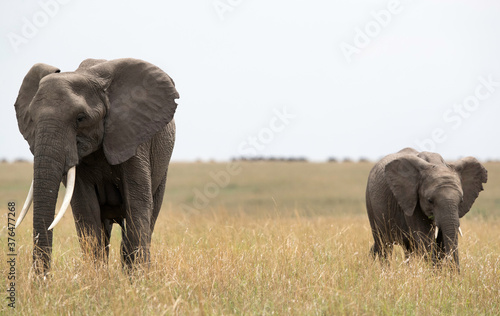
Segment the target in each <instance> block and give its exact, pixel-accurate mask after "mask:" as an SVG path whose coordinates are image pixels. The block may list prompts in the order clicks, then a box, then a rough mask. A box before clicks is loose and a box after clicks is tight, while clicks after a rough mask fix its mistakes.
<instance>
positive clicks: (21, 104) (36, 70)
mask: <svg viewBox="0 0 500 316" xmlns="http://www.w3.org/2000/svg"><path fill="white" fill-rule="evenodd" d="M58 72H61V71H60V70H59V69H58V68H56V67H54V66H50V65H47V64H42V63H38V64H35V65H33V67H31V69H30V70H29V71H28V73H27V74H26V76H25V77H24V80H23V83H22V84H21V89H19V94H18V96H17V100H16V103H15V104H14V107H15V109H16V117H17V124H18V126H19V130H20V131H21V134H23V137H24V139H26V140H27V141H28V144H29V145H30V150H31V152H32V153H33V152H34V145H35V144H34V141H35V135H34V126H33V122H32V119H31V115H30V113H29V105H30V103H31V101H32V100H33V97H34V96H35V94H36V92H37V91H38V86H39V84H40V80H42V78H43V77H45V76H47V75H50V74H53V73H58Z"/></svg>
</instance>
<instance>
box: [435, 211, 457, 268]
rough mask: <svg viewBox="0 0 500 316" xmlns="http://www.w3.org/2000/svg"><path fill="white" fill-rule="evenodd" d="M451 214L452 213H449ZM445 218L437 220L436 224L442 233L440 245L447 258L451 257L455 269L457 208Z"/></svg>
mask: <svg viewBox="0 0 500 316" xmlns="http://www.w3.org/2000/svg"><path fill="white" fill-rule="evenodd" d="M449 214H450V213H449ZM451 214H453V215H451ZM451 214H450V215H449V216H448V217H446V219H444V220H441V221H438V222H437V225H438V227H439V229H440V231H441V234H442V245H443V248H444V249H443V250H444V254H445V256H446V258H447V259H451V260H452V261H453V262H454V264H455V267H456V268H457V270H458V269H459V258H458V232H459V228H460V220H459V218H458V209H457V210H456V211H455V212H453V213H451Z"/></svg>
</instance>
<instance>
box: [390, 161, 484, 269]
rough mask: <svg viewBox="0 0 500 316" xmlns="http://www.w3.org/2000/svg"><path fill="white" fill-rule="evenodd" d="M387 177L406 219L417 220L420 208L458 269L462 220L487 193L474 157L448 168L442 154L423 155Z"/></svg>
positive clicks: (396, 165) (395, 165)
mask: <svg viewBox="0 0 500 316" xmlns="http://www.w3.org/2000/svg"><path fill="white" fill-rule="evenodd" d="M385 173H386V176H387V182H388V183H389V186H390V189H391V191H392V193H393V194H394V197H395V198H396V200H397V201H398V204H399V206H400V207H401V209H402V211H403V212H404V214H405V216H406V217H407V218H408V217H411V216H413V215H414V211H415V209H416V208H417V207H420V209H421V210H422V212H423V213H424V214H425V216H427V217H428V218H429V219H430V220H432V222H433V224H434V227H435V236H434V237H435V239H438V237H439V240H440V242H441V243H442V245H443V248H444V252H445V254H446V255H447V257H448V258H450V257H451V258H453V260H454V262H455V263H456V265H457V267H458V265H459V258H458V233H460V234H461V229H460V218H461V217H463V216H464V215H465V214H466V213H467V212H468V211H469V210H470V208H471V206H472V204H473V203H474V201H475V200H476V198H477V197H478V195H479V192H480V191H482V190H483V185H482V184H483V183H486V181H487V171H486V169H485V168H484V167H483V166H482V165H481V163H479V162H478V161H477V160H476V159H475V158H473V157H467V158H463V159H461V160H459V161H457V162H455V163H450V164H446V163H445V162H444V160H443V159H442V158H441V156H439V155H438V154H434V153H427V152H423V153H420V154H419V155H418V156H403V157H400V158H398V159H395V160H393V161H391V162H390V163H388V164H387V165H386V167H385ZM439 232H440V233H439Z"/></svg>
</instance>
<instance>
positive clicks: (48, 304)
mask: <svg viewBox="0 0 500 316" xmlns="http://www.w3.org/2000/svg"><path fill="white" fill-rule="evenodd" d="M371 167H372V164H371V163H306V162H293V163H285V162H241V163H238V164H237V165H229V164H227V163H172V164H171V166H170V170H169V177H168V180H167V189H166V196H165V200H164V203H163V208H162V211H161V212H160V216H159V219H158V221H157V224H156V228H155V231H154V234H153V241H152V246H151V255H152V264H151V268H150V270H149V271H148V272H146V273H144V274H143V275H140V276H136V277H129V276H128V275H127V274H125V273H123V271H122V269H121V263H120V258H119V244H120V239H121V234H120V228H119V227H118V226H115V228H114V230H113V234H112V239H111V250H110V260H109V264H108V266H106V267H95V266H94V265H93V264H92V263H91V262H88V261H86V259H83V258H82V255H81V250H80V246H79V243H78V240H77V237H76V231H75V225H74V222H73V217H72V215H71V214H70V212H67V213H66V215H65V216H64V218H63V220H62V221H61V223H59V225H58V226H57V227H56V228H55V233H54V249H53V254H52V258H53V262H52V272H51V274H50V275H49V277H48V278H47V279H45V280H43V279H40V278H36V277H34V275H33V273H32V271H31V269H30V267H31V251H32V213H31V212H32V210H31V211H30V213H29V215H28V216H27V218H26V219H25V221H24V222H23V224H22V225H21V226H20V227H19V228H18V229H17V230H16V237H15V242H16V251H17V253H18V255H17V257H16V260H17V261H16V266H15V268H16V275H15V276H16V280H15V295H16V305H15V306H16V307H15V312H17V313H18V314H19V315H177V314H180V315H222V314H223V315H240V314H257V315H499V314H500V163H486V164H485V167H486V168H487V169H488V183H487V184H485V185H484V188H485V191H483V192H481V194H480V196H479V198H478V199H477V200H476V203H475V204H474V205H473V207H472V210H471V211H470V212H469V214H467V215H466V216H465V217H464V218H463V219H462V221H461V225H462V229H463V232H464V237H463V238H460V240H459V250H460V261H461V273H460V274H456V273H455V272H453V271H451V270H448V269H436V268H434V267H433V266H432V264H429V263H428V262H426V261H424V260H422V259H421V258H418V257H415V258H412V259H411V260H410V262H409V263H406V262H405V260H404V255H403V252H402V250H401V249H399V248H396V251H395V253H394V254H393V256H392V257H391V258H390V260H389V263H388V264H382V263H380V262H378V261H374V260H373V259H372V258H371V257H370V256H369V248H370V246H371V244H372V236H371V232H370V227H369V223H368V218H367V216H366V209H365V197H364V196H365V186H366V179H367V176H368V173H369V170H370V169H371ZM32 168H33V167H32V165H31V164H29V163H3V164H0V214H1V222H0V228H1V229H0V242H1V247H2V249H3V251H1V252H0V260H1V264H0V268H1V271H0V274H2V276H3V278H4V283H3V286H2V288H3V289H5V287H7V285H8V280H7V276H8V273H9V271H10V267H9V265H8V264H7V260H8V259H9V258H8V256H7V253H8V249H7V238H8V236H7V233H8V230H7V220H8V219H7V203H8V202H10V201H14V202H16V206H17V210H18V211H20V209H21V207H22V204H23V203H24V199H25V197H26V194H27V192H28V189H29V186H30V182H31V179H32ZM228 168H229V169H228ZM228 170H231V171H233V172H232V173H233V174H231V173H229V172H228ZM63 190H64V188H63V187H62V188H61V191H63ZM60 196H61V195H60ZM59 203H61V201H59ZM9 282H10V281H9ZM2 293H3V294H2V295H1V297H2V300H1V303H0V314H1V315H7V314H11V313H12V312H13V310H12V309H11V308H10V307H8V305H7V304H8V300H7V295H8V294H9V293H7V292H6V291H5V290H3V291H2Z"/></svg>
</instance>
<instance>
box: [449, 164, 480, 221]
mask: <svg viewBox="0 0 500 316" xmlns="http://www.w3.org/2000/svg"><path fill="white" fill-rule="evenodd" d="M449 166H450V167H451V168H452V169H454V170H455V171H456V172H457V173H458V174H459V176H460V180H461V181H462V190H463V192H464V200H463V202H462V203H461V204H460V207H459V210H458V216H460V217H463V216H464V215H465V214H467V212H469V210H470V208H471V206H472V204H474V201H475V200H476V198H477V197H478V196H479V192H481V191H483V183H486V182H487V181H488V171H487V170H486V169H485V168H484V167H483V165H482V164H481V163H480V162H479V161H478V160H477V159H476V158H474V157H466V158H463V159H461V160H459V161H457V162H454V163H450V164H449Z"/></svg>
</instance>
